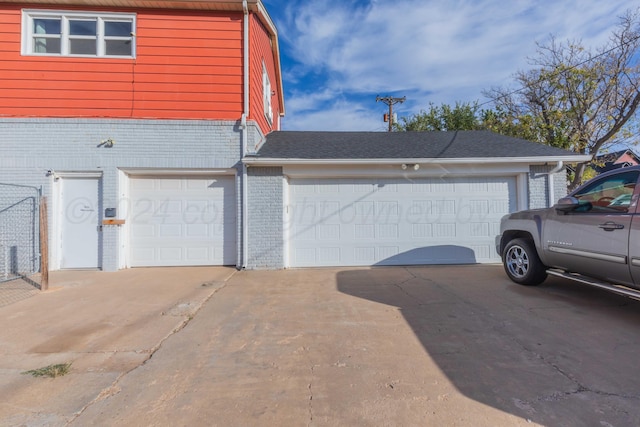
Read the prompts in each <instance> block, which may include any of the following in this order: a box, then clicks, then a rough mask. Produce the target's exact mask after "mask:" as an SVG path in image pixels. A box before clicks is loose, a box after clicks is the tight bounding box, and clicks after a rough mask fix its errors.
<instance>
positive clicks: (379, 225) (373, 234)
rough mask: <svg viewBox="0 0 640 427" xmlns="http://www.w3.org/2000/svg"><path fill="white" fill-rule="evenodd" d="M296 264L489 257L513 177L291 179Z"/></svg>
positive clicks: (512, 201) (508, 206)
mask: <svg viewBox="0 0 640 427" xmlns="http://www.w3.org/2000/svg"><path fill="white" fill-rule="evenodd" d="M290 202H291V203H290V207H289V210H288V224H287V226H288V233H289V242H290V247H289V254H290V255H289V256H290V264H291V266H292V267H309V266H359V265H419V264H457V263H489V262H498V261H499V260H500V259H499V257H498V254H497V253H496V251H495V248H494V239H495V236H496V235H497V234H498V233H499V227H500V218H501V217H502V216H503V215H504V214H506V213H509V212H513V211H515V206H516V180H515V177H478V178H468V177H466V178H434V179H427V178H423V179H412V180H406V179H292V180H291V182H290Z"/></svg>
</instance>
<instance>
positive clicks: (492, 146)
mask: <svg viewBox="0 0 640 427" xmlns="http://www.w3.org/2000/svg"><path fill="white" fill-rule="evenodd" d="M575 155H576V154H575V153H572V152H570V151H565V150H562V149H559V148H555V147H549V146H546V145H542V144H538V143H535V142H530V141H526V140H523V139H518V138H512V137H508V136H504V135H500V134H497V133H494V132H490V131H450V132H306V131H278V132H272V133H270V134H269V135H268V136H267V139H266V142H265V143H264V144H263V145H262V147H261V148H260V150H259V151H258V152H257V153H256V154H255V155H253V156H250V157H253V158H257V159H328V160H331V159H335V160H348V159H412V158H416V159H455V158H460V159H463V158H509V157H547V156H549V157H551V156H553V157H565V156H567V157H568V156H575Z"/></svg>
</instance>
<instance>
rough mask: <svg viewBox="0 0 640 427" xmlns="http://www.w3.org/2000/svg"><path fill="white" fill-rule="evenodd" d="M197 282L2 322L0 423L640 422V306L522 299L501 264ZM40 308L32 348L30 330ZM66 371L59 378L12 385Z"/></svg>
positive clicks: (560, 293) (10, 310)
mask: <svg viewBox="0 0 640 427" xmlns="http://www.w3.org/2000/svg"><path fill="white" fill-rule="evenodd" d="M162 271H163V272H162V274H161V275H162V276H163V277H164V278H167V277H165V276H168V280H169V281H171V280H174V281H175V280H179V279H178V278H179V275H174V276H171V275H170V274H167V271H168V270H164V269H163V270H162ZM144 273H145V272H144V271H142V270H134V271H132V272H129V273H127V274H131V275H140V276H136V277H138V278H139V279H138V280H145V281H146V279H143V277H144ZM146 273H147V274H148V272H146ZM112 277H116V276H112ZM197 279H198V280H194V281H186V282H185V281H184V280H183V283H182V287H177V288H178V290H179V292H178V290H176V289H174V288H175V287H176V286H175V284H174V285H170V284H164V285H160V286H161V287H162V289H158V286H159V284H158V282H157V281H156V280H149V283H153V285H152V286H153V290H154V291H155V292H149V288H147V289H145V292H146V293H140V295H141V297H138V298H124V299H120V300H119V302H116V301H110V299H114V300H116V299H117V298H116V295H119V293H118V292H122V288H117V287H116V288H112V289H111V290H109V289H106V287H108V286H111V285H108V284H104V286H105V289H104V290H100V291H98V295H92V293H94V292H96V288H95V287H94V288H90V287H88V286H86V284H82V285H79V286H74V287H73V289H75V291H74V292H77V293H74V294H73V298H71V293H68V294H67V295H68V296H67V297H66V298H63V297H57V295H58V294H57V293H56V292H58V291H54V292H53V293H51V294H45V295H44V296H46V297H47V298H51V299H52V301H51V302H47V303H46V304H44V302H42V301H40V302H38V304H35V303H33V305H28V304H32V303H31V301H36V300H38V299H39V298H40V296H37V297H35V298H30V299H29V300H27V301H23V302H21V303H19V304H22V305H23V306H21V307H19V308H16V307H17V306H15V305H14V306H9V307H5V308H2V309H0V315H5V316H6V318H7V319H8V325H9V326H11V327H18V326H19V325H20V324H23V326H20V327H22V328H23V329H22V332H16V333H12V332H10V331H7V330H5V331H1V332H0V344H1V346H0V380H2V381H3V382H2V384H5V385H0V392H2V394H3V396H6V398H5V400H4V403H0V424H3V425H4V424H7V425H51V426H58V425H61V426H62V425H70V426H85V425H96V426H101V425H105V426H107V425H149V426H164V425H194V426H199V425H203V426H270V425H287V426H296V425H306V426H312V427H313V426H342V425H349V426H382V425H384V426H409V425H411V426H413V425H456V426H474V427H476V426H518V425H523V426H524V425H527V426H531V425H536V424H538V425H563V426H591V425H593V426H627V425H640V409H638V408H639V406H640V405H638V403H639V402H638V401H639V400H640V398H639V390H640V386H639V382H640V379H639V378H638V377H637V376H636V375H635V365H636V358H637V357H636V355H637V354H638V350H639V348H638V347H639V346H640V338H638V334H637V325H638V324H640V310H638V308H640V305H639V304H640V303H639V302H636V301H627V300H623V299H621V297H617V296H613V295H609V294H606V293H603V292H600V291H597V290H592V289H587V288H584V287H581V286H578V285H575V284H573V283H570V282H566V281H562V280H561V279H552V280H549V281H548V282H546V283H545V284H543V285H542V286H540V287H537V288H526V287H521V286H518V285H515V284H512V283H511V282H509V281H508V280H507V279H506V277H505V276H504V273H503V271H502V269H501V267H500V266H447V267H406V268H402V267H400V268H373V269H368V268H354V269H305V270H288V271H259V272H258V271H255V272H253V271H241V272H234V273H233V274H228V276H227V277H226V278H224V280H222V279H216V278H215V277H206V278H205V277H204V276H198V278H197ZM161 282H162V281H161ZM185 283H187V284H185ZM150 286H151V285H150ZM85 288H87V290H86V291H82V290H83V289H85ZM69 289H71V288H69ZM81 291H82V292H81ZM92 291H93V292H92ZM103 291H104V294H100V293H99V292H103ZM64 292H67V291H65V290H64V289H62V290H60V291H59V295H62V296H64V295H63V293H64ZM161 293H163V294H164V293H166V295H165V296H163V297H162V298H160V294H161ZM54 295H56V298H55V301H53V296H54ZM91 298H94V299H93V300H95V301H99V302H100V303H99V304H97V305H95V306H94V308H93V309H92V310H84V309H82V308H80V307H82V305H83V304H89V303H90V302H89V301H91V300H92V299H91ZM63 302H64V304H62V303H63ZM43 304H44V305H43ZM47 304H49V305H47ZM60 304H62V305H65V306H68V308H67V309H66V310H64V311H63V312H56V311H55V310H53V308H52V307H54V306H56V305H60ZM43 307H44V311H45V312H47V310H49V311H51V313H50V314H49V315H48V317H46V320H45V326H43V327H42V328H43V329H44V330H43V331H42V333H40V332H39V331H36V332H32V333H25V332H24V331H25V329H24V328H25V327H28V326H29V325H24V324H25V322H26V319H28V318H29V317H28V316H27V315H26V313H25V312H28V311H29V310H35V309H36V308H37V309H40V310H42V309H43ZM47 307H49V308H48V309H47ZM96 307H102V308H101V309H100V310H97V311H96ZM136 312H137V314H135V315H133V314H134V313H136ZM107 313H112V314H113V315H108V314H107ZM115 313H117V314H115ZM56 324H57V326H56V327H53V326H51V325H56ZM65 332H66V333H65ZM20 333H22V334H25V338H24V339H22V337H21V336H20ZM71 359H73V360H74V365H73V368H72V373H71V374H70V375H68V376H65V377H61V378H56V379H55V380H42V379H38V380H36V379H33V378H28V377H25V376H22V375H20V374H19V372H21V371H23V370H26V369H33V368H36V367H40V366H42V365H43V364H44V362H45V361H47V362H57V361H67V360H71ZM36 362H37V363H36ZM34 396H36V397H40V396H47V397H48V398H49V397H51V400H48V399H39V400H38V399H34Z"/></svg>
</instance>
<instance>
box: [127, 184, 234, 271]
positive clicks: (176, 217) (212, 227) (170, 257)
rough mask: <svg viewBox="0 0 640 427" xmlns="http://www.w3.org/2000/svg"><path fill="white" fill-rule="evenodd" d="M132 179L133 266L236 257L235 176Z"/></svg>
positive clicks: (231, 262) (215, 262) (200, 262)
mask: <svg viewBox="0 0 640 427" xmlns="http://www.w3.org/2000/svg"><path fill="white" fill-rule="evenodd" d="M130 182H131V185H130V193H131V194H130V196H131V210H130V215H129V218H130V219H129V220H130V230H131V231H130V245H131V250H130V265H131V266H132V267H151V266H193V265H234V264H235V263H236V257H237V254H236V232H237V230H236V210H235V179H234V177H233V176H215V177H144V176H142V177H135V178H131V180H130Z"/></svg>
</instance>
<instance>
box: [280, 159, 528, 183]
mask: <svg viewBox="0 0 640 427" xmlns="http://www.w3.org/2000/svg"><path fill="white" fill-rule="evenodd" d="M415 164H417V163H409V164H408V165H407V167H406V168H403V167H402V165H397V164H396V165H391V164H376V165H322V166H321V165H285V166H283V167H282V173H283V175H285V176H287V177H290V178H294V179H295V178H327V179H329V178H371V177H376V178H406V179H411V178H429V177H443V176H515V175H520V174H528V173H529V165H528V164H526V163H502V164H495V163H493V164H473V165H470V164H464V165H463V164H457V165H456V164H448V165H447V164H441V163H422V164H420V166H419V167H418V169H415V168H414V165H415Z"/></svg>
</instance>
